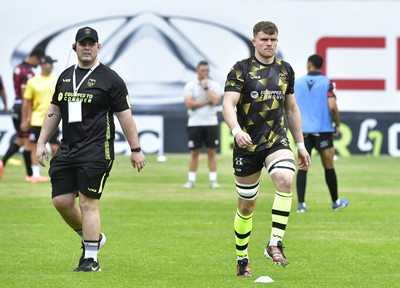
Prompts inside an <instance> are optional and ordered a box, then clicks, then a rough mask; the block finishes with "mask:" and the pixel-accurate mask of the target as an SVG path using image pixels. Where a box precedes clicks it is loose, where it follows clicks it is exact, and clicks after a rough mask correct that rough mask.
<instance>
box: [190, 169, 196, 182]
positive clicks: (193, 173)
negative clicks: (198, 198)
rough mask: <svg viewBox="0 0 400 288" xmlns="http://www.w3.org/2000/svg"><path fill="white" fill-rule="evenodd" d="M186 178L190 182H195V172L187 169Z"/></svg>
mask: <svg viewBox="0 0 400 288" xmlns="http://www.w3.org/2000/svg"><path fill="white" fill-rule="evenodd" d="M188 180H189V181H192V182H196V172H192V171H189V173H188Z"/></svg>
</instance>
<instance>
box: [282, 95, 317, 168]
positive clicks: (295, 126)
mask: <svg viewBox="0 0 400 288" xmlns="http://www.w3.org/2000/svg"><path fill="white" fill-rule="evenodd" d="M285 114H286V119H287V122H288V126H289V130H290V132H291V133H292V136H293V139H294V142H295V143H296V147H297V151H298V153H299V156H300V158H301V162H300V163H299V169H300V170H306V169H308V166H309V165H311V158H310V155H309V154H308V152H307V150H306V149H305V146H304V138H303V132H302V123H301V114H300V109H299V106H297V103H296V98H295V97H294V94H287V95H286V100H285Z"/></svg>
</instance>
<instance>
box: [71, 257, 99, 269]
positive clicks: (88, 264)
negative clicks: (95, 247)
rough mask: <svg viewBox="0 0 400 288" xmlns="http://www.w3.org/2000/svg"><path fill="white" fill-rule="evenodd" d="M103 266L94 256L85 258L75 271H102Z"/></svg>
mask: <svg viewBox="0 0 400 288" xmlns="http://www.w3.org/2000/svg"><path fill="white" fill-rule="evenodd" d="M100 271H101V268H100V266H99V263H98V262H96V261H94V259H93V258H85V259H83V263H82V264H81V265H79V266H78V268H76V269H75V270H74V272H100Z"/></svg>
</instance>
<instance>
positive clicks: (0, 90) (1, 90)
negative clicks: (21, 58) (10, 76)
mask: <svg viewBox="0 0 400 288" xmlns="http://www.w3.org/2000/svg"><path fill="white" fill-rule="evenodd" d="M0 96H1V100H2V101H3V106H4V107H3V111H4V112H5V113H7V112H8V106H7V93H6V89H5V88H4V84H3V79H2V78H1V76H0Z"/></svg>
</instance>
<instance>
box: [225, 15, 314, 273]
mask: <svg viewBox="0 0 400 288" xmlns="http://www.w3.org/2000/svg"><path fill="white" fill-rule="evenodd" d="M252 44H253V46H254V48H255V53H254V56H253V57H250V58H247V59H244V60H241V61H238V62H237V63H236V64H235V65H234V66H233V67H232V69H231V70H230V72H229V73H228V76H227V79H226V82H225V94H224V100H223V104H222V113H223V116H224V119H225V121H226V123H227V124H228V126H229V128H230V129H231V131H232V134H233V137H234V140H235V145H234V149H233V168H234V174H235V184H236V191H237V196H238V205H237V211H236V215H235V219H234V230H235V244H236V255H237V276H240V277H251V276H252V275H251V271H250V261H249V255H248V244H249V240H250V234H251V231H252V228H253V227H252V225H253V224H252V216H253V211H254V209H255V205H256V201H257V197H258V194H259V193H258V190H259V186H260V177H261V171H262V168H263V167H266V169H267V171H268V173H269V174H270V176H271V178H272V181H273V183H274V185H275V189H276V192H275V198H274V202H273V205H272V229H271V234H270V237H269V239H268V240H269V241H268V244H267V245H266V247H265V250H264V255H265V256H266V257H267V258H270V259H272V261H273V263H274V264H275V265H282V266H286V265H287V264H288V260H287V259H286V257H285V254H284V253H283V246H282V238H283V236H284V234H285V230H286V225H287V223H288V220H289V214H290V209H291V205H292V184H293V178H294V176H295V173H296V162H295V157H294V154H293V152H292V150H291V149H290V146H289V140H288V138H287V136H286V128H285V127H286V125H285V119H286V120H287V124H288V127H289V129H290V132H291V133H292V135H293V138H294V140H295V142H296V146H297V149H298V153H299V157H300V158H301V163H299V169H308V167H309V165H310V164H311V160H310V155H309V154H308V153H307V150H306V149H305V147H304V140H303V134H302V131H301V116H300V111H299V108H298V107H297V104H296V99H295V97H294V94H293V93H294V88H293V86H294V79H295V77H294V72H293V69H292V67H291V66H290V64H289V63H287V62H285V61H283V60H281V59H278V58H275V52H276V48H277V44H278V28H277V27H276V25H275V24H274V23H272V22H269V21H261V22H259V23H257V24H256V25H255V26H254V28H253V40H252Z"/></svg>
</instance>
